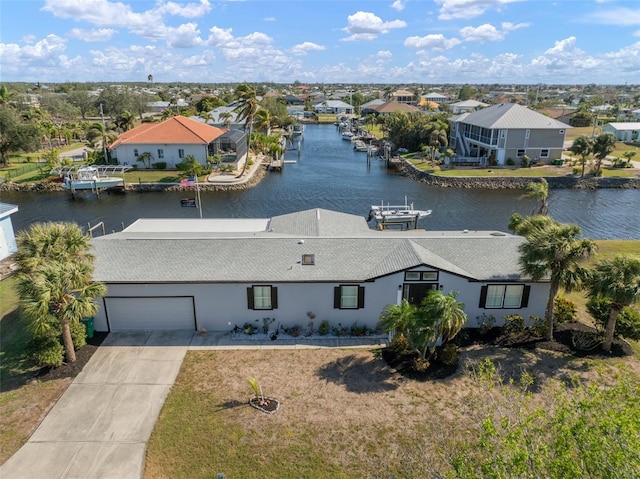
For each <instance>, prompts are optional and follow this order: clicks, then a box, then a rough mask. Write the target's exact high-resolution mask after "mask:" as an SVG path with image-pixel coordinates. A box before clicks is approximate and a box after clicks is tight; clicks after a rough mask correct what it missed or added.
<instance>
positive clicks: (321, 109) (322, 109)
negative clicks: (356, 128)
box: [313, 100, 354, 115]
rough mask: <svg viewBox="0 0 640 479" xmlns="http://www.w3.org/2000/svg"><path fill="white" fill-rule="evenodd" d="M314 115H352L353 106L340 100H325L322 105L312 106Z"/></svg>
mask: <svg viewBox="0 0 640 479" xmlns="http://www.w3.org/2000/svg"><path fill="white" fill-rule="evenodd" d="M313 111H315V112H316V113H334V114H336V115H353V113H354V109H353V106H351V105H349V104H348V103H345V102H344V101H342V100H325V101H323V102H322V103H316V104H315V105H313Z"/></svg>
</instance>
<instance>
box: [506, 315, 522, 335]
mask: <svg viewBox="0 0 640 479" xmlns="http://www.w3.org/2000/svg"><path fill="white" fill-rule="evenodd" d="M502 328H503V330H504V332H505V333H520V332H522V331H524V318H523V317H522V316H520V315H519V314H510V315H508V316H505V317H504V326H503V327H502Z"/></svg>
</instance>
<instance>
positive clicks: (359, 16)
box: [342, 11, 407, 41]
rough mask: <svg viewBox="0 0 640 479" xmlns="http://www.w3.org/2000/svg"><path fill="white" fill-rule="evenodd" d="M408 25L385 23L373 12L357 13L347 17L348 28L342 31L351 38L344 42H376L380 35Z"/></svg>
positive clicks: (393, 21) (396, 21)
mask: <svg viewBox="0 0 640 479" xmlns="http://www.w3.org/2000/svg"><path fill="white" fill-rule="evenodd" d="M406 26H407V24H406V23H405V22H404V21H403V20H392V21H390V22H383V21H382V19H381V18H380V17H378V16H377V15H374V14H373V13H371V12H362V11H360V12H356V13H354V14H353V15H349V16H348V17H347V26H346V27H344V28H343V29H342V30H344V31H345V32H347V33H349V34H350V36H349V37H346V38H343V39H342V40H343V41H359V40H375V39H376V38H377V37H378V35H381V34H384V33H389V31H390V30H392V29H394V28H404V27H406Z"/></svg>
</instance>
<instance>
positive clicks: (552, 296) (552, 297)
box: [545, 281, 559, 341]
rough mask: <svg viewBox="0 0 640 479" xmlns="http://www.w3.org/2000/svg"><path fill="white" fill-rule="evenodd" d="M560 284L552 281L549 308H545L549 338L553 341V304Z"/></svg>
mask: <svg viewBox="0 0 640 479" xmlns="http://www.w3.org/2000/svg"><path fill="white" fill-rule="evenodd" d="M558 289H559V284H558V282H557V281H552V282H551V288H550V289H549V298H548V299H547V309H546V310H545V319H546V321H547V327H548V329H547V339H548V340H549V341H553V305H554V304H555V301H556V296H557V295H558Z"/></svg>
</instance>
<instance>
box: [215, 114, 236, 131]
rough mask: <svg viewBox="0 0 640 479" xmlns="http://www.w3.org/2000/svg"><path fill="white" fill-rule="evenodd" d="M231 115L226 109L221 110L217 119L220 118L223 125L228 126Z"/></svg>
mask: <svg viewBox="0 0 640 479" xmlns="http://www.w3.org/2000/svg"><path fill="white" fill-rule="evenodd" d="M232 116H233V115H232V114H231V113H230V112H228V111H223V112H222V113H220V115H219V116H218V119H219V120H222V124H223V125H224V127H225V128H229V126H231V117H232Z"/></svg>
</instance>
